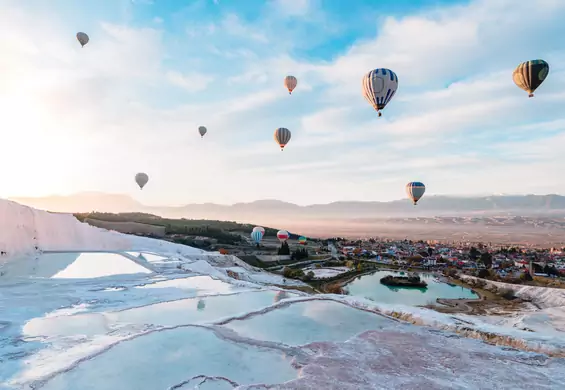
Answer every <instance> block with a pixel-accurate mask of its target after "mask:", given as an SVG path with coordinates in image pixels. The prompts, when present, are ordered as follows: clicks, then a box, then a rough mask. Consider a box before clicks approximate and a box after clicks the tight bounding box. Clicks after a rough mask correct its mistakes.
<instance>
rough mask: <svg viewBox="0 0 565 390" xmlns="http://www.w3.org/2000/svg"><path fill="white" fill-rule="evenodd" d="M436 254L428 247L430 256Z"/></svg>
mask: <svg viewBox="0 0 565 390" xmlns="http://www.w3.org/2000/svg"><path fill="white" fill-rule="evenodd" d="M433 254H434V248H432V247H428V256H430V257H431V256H432V255H433Z"/></svg>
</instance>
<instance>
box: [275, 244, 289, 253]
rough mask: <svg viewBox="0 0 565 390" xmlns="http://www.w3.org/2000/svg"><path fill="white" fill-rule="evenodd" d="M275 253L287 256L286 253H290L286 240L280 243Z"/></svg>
mask: <svg viewBox="0 0 565 390" xmlns="http://www.w3.org/2000/svg"><path fill="white" fill-rule="evenodd" d="M277 254H278V255H279V256H288V255H290V248H289V246H288V244H287V243H286V241H285V242H283V243H282V244H281V247H280V248H279V250H278V252H277Z"/></svg>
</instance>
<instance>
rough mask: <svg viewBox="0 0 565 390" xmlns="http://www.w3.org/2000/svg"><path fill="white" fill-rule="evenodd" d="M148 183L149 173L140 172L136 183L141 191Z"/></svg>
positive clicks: (136, 177) (136, 176)
mask: <svg viewBox="0 0 565 390" xmlns="http://www.w3.org/2000/svg"><path fill="white" fill-rule="evenodd" d="M148 181H149V176H147V173H143V172H140V173H138V174H137V175H135V182H136V183H137V185H138V186H139V188H141V189H143V187H145V185H146V184H147V182H148Z"/></svg>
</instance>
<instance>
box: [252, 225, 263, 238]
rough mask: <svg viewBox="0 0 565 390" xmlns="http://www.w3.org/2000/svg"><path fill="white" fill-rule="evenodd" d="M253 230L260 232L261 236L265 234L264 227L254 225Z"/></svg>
mask: <svg viewBox="0 0 565 390" xmlns="http://www.w3.org/2000/svg"><path fill="white" fill-rule="evenodd" d="M253 231H254V232H260V233H261V236H264V235H265V228H264V227H261V226H255V227H254V228H253Z"/></svg>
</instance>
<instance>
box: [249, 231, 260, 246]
mask: <svg viewBox="0 0 565 390" xmlns="http://www.w3.org/2000/svg"><path fill="white" fill-rule="evenodd" d="M262 238H263V235H262V234H261V232H260V231H258V230H254V231H252V232H251V239H252V240H253V242H254V243H255V244H259V243H260V242H261V239H262Z"/></svg>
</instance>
